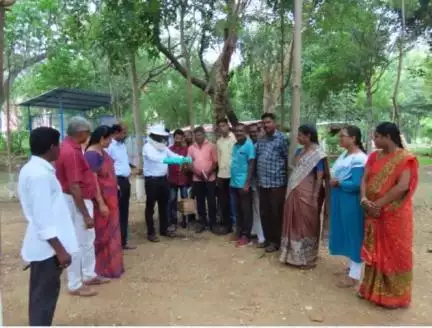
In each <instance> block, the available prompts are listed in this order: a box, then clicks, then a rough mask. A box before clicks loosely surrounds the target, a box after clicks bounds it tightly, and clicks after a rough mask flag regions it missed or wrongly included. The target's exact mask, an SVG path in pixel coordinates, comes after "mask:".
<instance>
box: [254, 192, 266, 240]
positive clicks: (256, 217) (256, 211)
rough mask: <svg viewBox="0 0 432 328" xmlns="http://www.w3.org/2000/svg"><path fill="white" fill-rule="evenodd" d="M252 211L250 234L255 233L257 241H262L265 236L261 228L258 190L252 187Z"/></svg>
mask: <svg viewBox="0 0 432 328" xmlns="http://www.w3.org/2000/svg"><path fill="white" fill-rule="evenodd" d="M252 211H253V224H252V235H257V237H258V242H259V243H263V242H264V241H265V238H264V232H263V228H262V225H261V215H260V206H259V192H258V189H257V188H252Z"/></svg>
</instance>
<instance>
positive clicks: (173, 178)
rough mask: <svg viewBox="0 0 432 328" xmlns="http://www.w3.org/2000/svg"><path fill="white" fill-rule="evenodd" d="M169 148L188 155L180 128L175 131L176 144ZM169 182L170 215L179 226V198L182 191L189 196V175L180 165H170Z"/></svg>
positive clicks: (183, 194)
mask: <svg viewBox="0 0 432 328" xmlns="http://www.w3.org/2000/svg"><path fill="white" fill-rule="evenodd" d="M169 149H170V150H171V151H172V152H173V153H176V154H177V155H180V156H184V157H186V156H187V152H188V147H187V146H186V144H185V142H184V132H183V131H182V130H180V129H178V130H175V131H174V144H173V145H172V146H171V147H169ZM168 182H169V184H170V201H169V202H170V204H169V215H170V223H171V225H173V226H175V227H177V221H178V220H177V198H178V193H179V191H180V197H181V198H182V199H185V198H188V182H189V181H188V176H187V175H186V172H185V170H184V169H183V167H182V166H180V165H171V166H169V167H168ZM186 225H187V221H186V216H185V215H183V220H182V227H183V228H186Z"/></svg>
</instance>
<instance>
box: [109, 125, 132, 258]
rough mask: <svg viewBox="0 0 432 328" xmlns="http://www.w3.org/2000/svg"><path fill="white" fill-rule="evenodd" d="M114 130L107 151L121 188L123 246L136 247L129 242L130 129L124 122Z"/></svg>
mask: <svg viewBox="0 0 432 328" xmlns="http://www.w3.org/2000/svg"><path fill="white" fill-rule="evenodd" d="M112 130H113V132H114V134H113V139H112V141H111V144H110V145H109V147H108V149H107V152H108V154H109V155H110V156H111V158H112V159H113V161H114V170H115V174H116V176H117V185H118V188H119V189H118V203H119V214H120V218H119V219H120V231H121V241H122V247H123V249H124V250H129V249H135V248H136V247H135V246H132V245H130V244H128V227H129V201H130V194H131V184H130V181H129V178H130V175H131V165H130V162H129V156H128V153H127V148H126V144H125V140H126V138H127V137H128V130H127V126H126V125H125V124H124V123H120V124H114V125H113V126H112Z"/></svg>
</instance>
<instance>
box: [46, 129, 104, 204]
mask: <svg viewBox="0 0 432 328" xmlns="http://www.w3.org/2000/svg"><path fill="white" fill-rule="evenodd" d="M55 167H56V175H57V179H58V180H59V181H60V184H61V186H62V189H63V192H64V193H70V187H71V185H73V184H75V183H76V184H78V185H79V186H80V188H81V195H82V197H83V198H84V199H93V198H95V196H96V178H95V176H94V174H93V172H92V170H91V169H90V166H89V164H88V163H87V161H86V160H85V158H84V154H83V151H82V149H81V146H80V145H78V144H77V143H76V142H75V141H74V140H73V139H71V138H69V137H67V138H66V139H65V140H64V141H63V143H62V144H61V146H60V156H59V158H58V160H57V161H56V163H55Z"/></svg>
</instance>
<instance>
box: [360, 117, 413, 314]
mask: <svg viewBox="0 0 432 328" xmlns="http://www.w3.org/2000/svg"><path fill="white" fill-rule="evenodd" d="M374 141H375V145H376V147H377V148H378V149H380V150H378V151H376V152H374V153H372V154H371V155H370V157H369V159H368V162H367V164H366V169H365V175H364V178H363V183H362V187H361V196H362V199H361V204H362V206H363V208H364V209H365V212H366V216H365V238H364V244H363V248H362V259H363V261H364V262H365V272H364V277H363V281H362V284H361V286H360V296H361V297H363V298H364V299H367V300H369V301H371V302H373V303H375V304H377V305H380V306H383V307H386V308H400V307H407V306H408V305H409V304H410V302H411V289H412V268H413V259H412V237H413V206H412V196H413V194H414V191H415V189H416V186H417V182H418V162H417V159H416V158H415V156H413V155H412V154H410V153H409V152H408V151H406V150H405V149H403V146H402V141H401V137H400V132H399V128H398V127H397V126H396V125H395V124H393V123H388V122H386V123H382V124H380V125H378V127H377V128H376V131H375V139H374Z"/></svg>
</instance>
